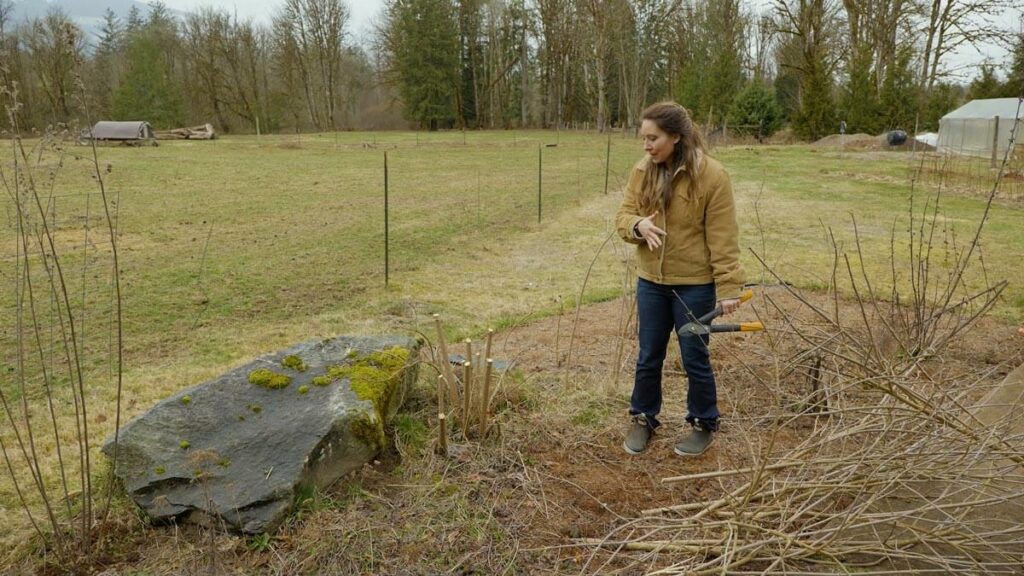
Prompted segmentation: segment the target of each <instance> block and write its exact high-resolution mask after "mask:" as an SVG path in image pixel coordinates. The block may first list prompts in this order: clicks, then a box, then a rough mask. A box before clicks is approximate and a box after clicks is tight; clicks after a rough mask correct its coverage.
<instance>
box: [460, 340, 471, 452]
mask: <svg viewBox="0 0 1024 576" xmlns="http://www.w3.org/2000/svg"><path fill="white" fill-rule="evenodd" d="M472 390H473V341H472V340H470V339H469V338H466V360H465V362H463V363H462V433H463V434H469V420H470V415H471V413H470V408H469V406H470V402H471V401H472V395H473V392H472ZM467 438H468V436H467Z"/></svg>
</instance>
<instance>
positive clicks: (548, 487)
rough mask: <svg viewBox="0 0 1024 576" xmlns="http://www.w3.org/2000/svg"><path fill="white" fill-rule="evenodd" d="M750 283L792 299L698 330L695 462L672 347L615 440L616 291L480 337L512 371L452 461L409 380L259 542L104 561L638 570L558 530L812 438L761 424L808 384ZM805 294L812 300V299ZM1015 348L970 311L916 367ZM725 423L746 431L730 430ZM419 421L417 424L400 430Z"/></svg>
mask: <svg viewBox="0 0 1024 576" xmlns="http://www.w3.org/2000/svg"><path fill="white" fill-rule="evenodd" d="M763 294H767V295H768V296H770V297H771V298H772V300H773V301H774V302H775V303H776V304H777V305H781V306H782V307H784V308H786V309H789V310H794V309H796V308H797V307H798V305H797V303H796V302H795V300H794V299H792V298H791V297H790V296H788V295H787V293H786V292H785V290H784V289H782V288H765V289H763V291H762V296H759V297H757V298H755V299H754V300H753V301H752V302H751V303H750V304H748V305H747V306H744V308H743V309H742V310H741V311H740V312H739V313H737V315H736V317H735V318H733V319H735V320H736V321H744V320H752V319H754V318H759V319H761V320H762V321H764V322H765V324H766V325H767V326H768V327H769V331H768V332H766V333H755V334H745V335H719V336H716V337H715V339H714V340H713V342H712V357H713V362H714V364H715V367H716V371H717V375H718V380H719V387H720V392H719V394H720V406H721V408H722V411H723V414H724V417H723V427H722V432H721V433H720V434H719V435H718V436H717V438H716V442H715V445H714V446H713V448H712V449H711V450H710V451H709V452H708V453H707V454H706V455H704V456H702V457H700V458H694V459H683V458H679V457H677V456H675V455H674V453H673V452H672V445H673V443H674V442H675V440H676V438H677V437H678V436H679V435H680V434H682V433H683V432H684V431H685V430H684V427H683V425H682V420H683V416H684V415H685V385H686V381H685V377H684V376H683V375H682V374H681V373H680V372H679V370H678V368H677V367H676V366H675V361H674V359H675V358H678V351H677V348H675V347H674V345H673V346H672V347H671V348H670V351H671V353H670V360H669V361H668V362H667V367H666V372H665V380H664V386H665V406H664V409H663V412H662V416H663V421H664V423H665V426H664V427H663V428H662V429H661V430H660V431H659V433H658V434H657V435H656V436H655V438H654V441H653V444H652V445H651V446H650V448H649V449H648V451H647V452H646V453H645V454H643V455H641V456H635V457H634V456H628V455H627V454H625V452H624V451H623V450H622V448H621V442H622V432H623V430H624V425H625V414H626V408H627V405H628V395H629V391H630V387H631V382H632V364H633V362H634V361H635V353H636V351H635V345H634V341H635V336H634V334H635V326H634V324H633V317H632V309H631V306H630V303H629V301H627V300H623V299H617V300H612V301H608V302H604V303H600V304H596V305H591V306H587V307H584V308H582V309H581V310H580V311H579V316H578V318H577V316H576V313H575V311H567V312H566V313H565V314H563V315H561V316H556V317H550V318H544V319H541V320H537V321H531V322H527V321H525V320H524V322H523V323H521V325H518V326H515V327H512V328H510V329H507V330H505V331H502V332H500V333H499V334H497V338H496V339H495V350H494V351H495V354H494V356H495V357H498V358H504V359H507V360H511V361H514V362H515V364H516V366H517V371H516V372H515V374H516V375H515V376H512V377H509V378H506V379H505V381H503V383H502V387H501V392H500V395H499V397H500V402H499V406H498V413H497V414H496V422H497V427H496V433H495V434H494V435H492V437H490V438H488V439H486V440H484V441H482V442H481V441H479V440H478V439H471V440H469V441H466V440H463V439H461V437H459V436H458V435H455V436H454V437H453V440H452V441H453V444H454V446H455V450H454V452H453V453H452V455H451V456H450V457H447V458H443V457H440V456H437V455H436V454H435V453H434V451H433V450H432V433H431V432H429V430H431V429H432V428H433V426H434V425H435V423H436V418H435V415H436V405H435V404H434V402H433V389H432V387H431V386H430V385H426V384H421V385H420V386H419V387H418V388H417V390H416V391H415V392H414V393H413V395H412V397H411V398H410V399H409V401H408V402H407V405H406V408H405V412H404V414H403V416H402V417H400V418H399V421H397V422H396V423H395V427H394V430H393V431H392V438H393V447H392V448H391V449H390V450H389V451H387V452H386V453H385V454H383V455H382V456H381V457H380V460H379V461H377V462H374V463H371V464H370V465H367V466H366V467H365V468H364V469H363V470H362V471H360V472H358V473H355V474H353V475H352V476H351V477H350V478H347V479H345V480H344V481H342V482H339V483H338V484H337V485H336V486H334V487H332V488H331V489H330V490H328V491H326V492H324V493H322V494H314V495H310V497H309V498H308V499H303V500H302V501H301V502H300V503H298V504H297V511H296V514H295V515H294V517H293V518H292V519H291V520H290V521H289V522H288V523H287V524H286V525H285V526H284V527H283V528H282V529H281V530H280V531H279V532H278V533H277V534H276V535H275V536H274V537H273V538H266V539H260V538H242V537H237V536H231V535H224V534H220V533H217V532H216V531H212V530H209V529H204V528H197V527H182V528H175V527H149V526H146V525H144V524H142V523H139V522H136V524H135V526H136V527H135V529H134V531H133V533H132V534H131V535H130V541H131V542H133V543H134V542H144V543H143V544H139V545H138V547H137V549H135V550H133V553H132V554H131V555H130V556H128V555H125V556H122V558H125V557H130V558H131V559H130V560H128V559H126V560H123V561H121V562H118V563H116V564H113V565H111V566H108V567H107V568H109V569H114V570H116V571H117V573H124V572H130V571H133V570H134V571H144V572H146V573H149V574H154V575H155V574H176V573H185V572H191V571H194V570H200V569H202V570H209V571H213V572H216V573H267V574H269V573H294V574H307V573H308V574H314V573H330V574H355V573H372V574H437V573H452V574H467V575H468V574H502V573H505V574H578V573H626V574H633V573H640V572H644V571H646V570H649V569H651V568H652V567H653V566H649V565H644V566H634V565H631V564H629V563H627V562H626V560H625V558H624V557H623V556H622V555H614V554H611V553H610V552H607V551H597V552H594V551H593V550H592V549H590V548H584V547H580V546H577V545H574V539H576V538H581V537H591V538H602V537H604V536H605V535H607V534H608V533H609V532H610V531H612V530H613V529H615V528H616V527H619V526H622V525H623V524H625V523H627V522H628V521H629V520H630V519H633V518H636V517H638V516H639V515H640V513H641V511H642V510H645V509H650V508H658V507H663V506H672V505H677V504H685V503H687V502H693V501H695V500H704V499H708V498H713V497H717V496H719V495H721V494H723V493H724V492H725V491H726V490H728V489H730V488H731V487H733V486H734V485H733V483H734V482H736V481H737V480H730V479H724V480H719V479H707V480H696V481H691V482H686V483H672V484H666V483H664V482H663V481H662V480H663V479H664V478H666V477H671V476H678V475H685V474H693V473H698V472H707V471H714V470H719V469H731V468H736V467H742V466H745V465H748V464H750V463H751V462H752V460H753V455H754V454H757V453H758V451H763V450H767V449H768V447H767V445H768V442H769V436H770V434H769V431H770V430H778V434H777V435H775V436H773V437H772V438H771V442H772V445H771V451H773V452H778V451H784V450H786V448H787V447H790V446H793V445H795V444H796V443H798V442H799V440H800V439H801V438H803V437H805V436H806V435H807V434H810V433H812V430H813V426H814V418H813V417H807V418H802V419H801V418H798V419H794V420H793V421H792V422H791V423H789V424H787V425H786V426H784V427H782V428H781V429H780V428H779V427H778V425H777V422H775V421H774V420H773V418H775V415H778V414H780V413H783V412H789V413H791V412H792V410H791V405H792V403H793V402H795V401H796V399H798V398H802V397H805V396H806V394H807V392H808V390H809V379H808V375H807V374H806V373H803V372H801V371H799V370H797V371H791V372H790V373H782V374H780V371H779V368H780V366H784V365H785V364H786V362H787V361H788V360H790V359H791V357H792V356H793V355H795V354H797V353H799V352H800V343H799V342H796V341H789V340H788V339H787V332H788V331H787V329H786V326H785V325H784V324H783V323H782V320H781V315H780V313H779V312H778V311H773V310H775V309H774V307H773V306H772V305H769V302H768V301H767V300H766V299H765V298H764V296H763ZM806 297H807V298H808V299H809V300H810V301H811V302H813V303H816V304H817V305H819V306H821V307H822V308H828V303H829V301H828V300H827V299H826V298H825V297H824V296H823V295H820V294H811V295H808V296H806ZM859 314H860V309H859V308H857V307H853V306H850V305H848V304H843V305H841V316H842V317H849V318H851V319H853V318H855V317H857V316H858V315H859ZM797 316H799V314H797ZM806 318H808V320H807V321H812V320H811V316H810V315H808V316H806ZM622 334H625V337H624V338H622V337H620V335H622ZM570 343H571V348H570ZM570 350H571V352H570ZM1022 357H1024V337H1022V336H1021V335H1018V334H1017V327H1016V326H1010V325H1005V324H1001V323H999V322H997V321H995V320H991V319H983V320H982V321H981V322H979V323H978V325H977V326H976V327H975V328H974V329H973V330H972V332H971V333H969V334H967V335H965V336H963V337H962V338H960V339H958V340H957V341H956V343H955V344H954V346H952V347H951V348H950V349H949V350H948V351H947V352H946V353H945V354H943V355H942V357H941V358H938V359H936V360H935V361H934V365H933V366H932V369H933V373H934V374H937V373H940V372H941V373H943V374H950V375H955V374H970V375H972V378H978V377H980V378H983V379H984V380H985V381H987V382H991V383H992V384H995V383H997V382H999V381H1000V380H1001V379H1002V377H1003V376H1005V374H1006V373H1007V372H1008V371H1009V370H1010V369H1011V368H1012V367H1013V366H1014V365H1015V364H1019V363H1020V361H1021V358H1022ZM979 374H980V376H979ZM740 422H742V423H743V426H742V429H743V430H747V431H754V433H753V434H752V435H751V436H746V435H744V434H740V433H739V432H738V430H739V429H740V428H741V427H740V426H738V423H740ZM420 426H422V430H423V433H422V434H419V435H417V434H415V433H411V432H410V430H411V429H415V428H417V427H420ZM762 432H763V434H762ZM125 510H126V511H124V512H123V515H124V516H125V517H126V518H131V515H130V513H129V512H128V511H127V510H128V508H126V509H125ZM140 534H142V535H144V536H145V537H140V536H139V535H140ZM670 536H671V535H669V537H670ZM126 538H129V537H128V536H126Z"/></svg>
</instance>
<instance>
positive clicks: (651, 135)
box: [640, 120, 679, 164]
mask: <svg viewBox="0 0 1024 576" xmlns="http://www.w3.org/2000/svg"><path fill="white" fill-rule="evenodd" d="M640 136H641V137H642V138H643V139H644V152H647V153H648V154H650V155H651V160H654V162H655V163H656V164H661V163H662V162H664V161H666V160H668V159H669V158H671V157H672V150H673V149H674V148H675V145H676V142H679V136H670V135H669V134H668V133H666V132H665V131H664V130H662V129H661V128H659V127H658V124H657V123H655V122H654V120H644V121H643V124H641V125H640Z"/></svg>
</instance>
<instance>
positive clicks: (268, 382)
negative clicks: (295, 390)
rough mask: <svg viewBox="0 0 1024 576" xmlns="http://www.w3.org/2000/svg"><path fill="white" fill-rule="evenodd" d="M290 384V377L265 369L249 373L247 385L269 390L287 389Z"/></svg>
mask: <svg viewBox="0 0 1024 576" xmlns="http://www.w3.org/2000/svg"><path fill="white" fill-rule="evenodd" d="M291 383H292V378H291V376H286V375H284V374H278V373H277V372H274V371H272V370H268V369H266V368H257V369H256V370H253V371H252V372H249V384H255V385H256V386H263V387H264V388H270V389H271V390H279V389H281V388H287V387H288V385H289V384H291Z"/></svg>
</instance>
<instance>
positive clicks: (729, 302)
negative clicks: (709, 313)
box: [718, 298, 740, 316]
mask: <svg viewBox="0 0 1024 576" xmlns="http://www.w3.org/2000/svg"><path fill="white" fill-rule="evenodd" d="M718 305H719V306H721V307H722V315H723V316H724V315H726V314H732V313H733V312H735V311H736V310H738V309H739V307H740V299H739V298H726V299H725V300H719V301H718Z"/></svg>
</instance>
